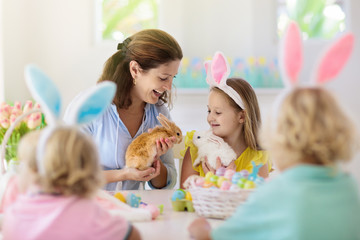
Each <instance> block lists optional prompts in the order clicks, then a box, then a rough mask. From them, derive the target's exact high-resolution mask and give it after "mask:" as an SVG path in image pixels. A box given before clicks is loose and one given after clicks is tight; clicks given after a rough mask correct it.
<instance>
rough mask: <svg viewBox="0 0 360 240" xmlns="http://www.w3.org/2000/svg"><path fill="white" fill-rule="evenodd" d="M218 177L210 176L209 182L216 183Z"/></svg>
mask: <svg viewBox="0 0 360 240" xmlns="http://www.w3.org/2000/svg"><path fill="white" fill-rule="evenodd" d="M218 179H219V176H216V175H212V176H211V178H210V182H212V183H214V184H216V183H217V181H218Z"/></svg>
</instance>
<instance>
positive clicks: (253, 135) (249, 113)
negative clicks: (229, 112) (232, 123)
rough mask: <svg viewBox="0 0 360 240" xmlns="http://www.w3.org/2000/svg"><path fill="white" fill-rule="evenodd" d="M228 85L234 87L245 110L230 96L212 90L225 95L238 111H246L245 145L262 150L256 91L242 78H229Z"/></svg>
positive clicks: (215, 88)
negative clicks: (259, 139) (259, 138)
mask: <svg viewBox="0 0 360 240" xmlns="http://www.w3.org/2000/svg"><path fill="white" fill-rule="evenodd" d="M226 84H227V85H228V86H230V87H232V88H233V89H234V90H235V91H236V92H237V93H238V94H239V95H240V97H241V100H242V101H243V103H244V105H245V109H242V108H241V107H240V106H239V105H237V104H236V102H235V101H234V100H233V99H232V98H231V97H230V96H229V95H227V94H226V93H225V92H224V91H222V90H220V89H219V88H217V87H214V88H212V89H211V90H215V91H217V92H219V93H221V94H223V95H224V96H225V97H226V99H227V100H228V102H229V103H230V105H231V106H232V107H233V108H234V109H235V110H236V111H238V112H240V111H244V114H245V122H244V129H243V130H244V137H245V143H246V144H247V145H248V146H249V147H250V148H252V149H255V150H260V146H259V141H258V132H259V128H260V125H261V114H260V108H259V104H258V100H257V97H256V94H255V91H254V89H253V88H252V87H251V85H250V84H249V83H248V82H247V81H245V80H244V79H241V78H229V79H227V81H226Z"/></svg>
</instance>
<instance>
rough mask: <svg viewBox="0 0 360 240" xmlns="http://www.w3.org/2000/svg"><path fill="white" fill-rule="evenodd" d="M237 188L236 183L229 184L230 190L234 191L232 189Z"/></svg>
mask: <svg viewBox="0 0 360 240" xmlns="http://www.w3.org/2000/svg"><path fill="white" fill-rule="evenodd" d="M238 189H239V187H238V186H237V185H235V184H231V186H230V189H229V190H230V191H234V190H238Z"/></svg>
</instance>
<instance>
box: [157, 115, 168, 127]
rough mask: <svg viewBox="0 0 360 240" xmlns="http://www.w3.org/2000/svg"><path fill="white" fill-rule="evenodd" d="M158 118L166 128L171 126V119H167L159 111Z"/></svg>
mask: <svg viewBox="0 0 360 240" xmlns="http://www.w3.org/2000/svg"><path fill="white" fill-rule="evenodd" d="M156 118H157V120H159V122H160V123H161V125H163V126H164V127H165V128H170V123H169V119H167V118H166V117H165V116H164V115H163V114H162V113H159V116H157V117H156Z"/></svg>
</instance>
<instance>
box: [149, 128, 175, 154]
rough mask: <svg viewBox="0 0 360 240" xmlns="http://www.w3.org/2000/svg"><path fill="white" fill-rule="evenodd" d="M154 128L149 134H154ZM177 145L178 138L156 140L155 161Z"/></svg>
mask: <svg viewBox="0 0 360 240" xmlns="http://www.w3.org/2000/svg"><path fill="white" fill-rule="evenodd" d="M152 130H153V129H152V128H149V129H148V133H151V132H152ZM175 143H176V138H175V137H174V136H173V137H170V138H160V139H157V140H156V150H157V153H156V156H155V158H154V159H155V160H158V159H159V157H160V156H162V155H164V154H165V153H166V152H167V151H168V150H169V149H170V148H172V147H173V146H174V144H175Z"/></svg>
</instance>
